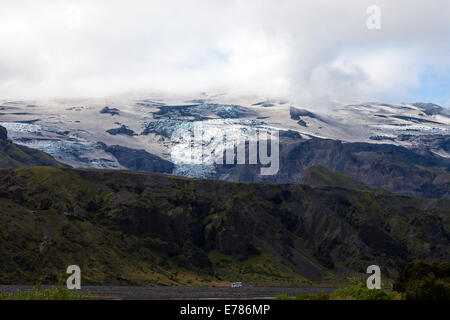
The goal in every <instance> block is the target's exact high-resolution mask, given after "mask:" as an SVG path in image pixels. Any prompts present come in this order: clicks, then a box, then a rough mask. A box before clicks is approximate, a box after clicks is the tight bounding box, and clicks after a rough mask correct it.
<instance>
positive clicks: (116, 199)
mask: <svg viewBox="0 0 450 320" xmlns="http://www.w3.org/2000/svg"><path fill="white" fill-rule="evenodd" d="M449 213H450V202H449V201H447V200H427V199H415V198H410V197H404V196H398V195H394V194H379V193H373V192H367V191H353V190H347V189H343V188H339V187H321V188H311V187H308V186H302V185H298V184H281V185H275V184H247V183H230V182H225V181H215V180H198V179H188V178H180V177H173V176H166V175H161V174H151V173H139V172H123V171H94V170H80V169H78V170H75V169H66V168H50V167H31V168H20V169H2V170H0V241H1V243H2V245H1V246H0V261H2V263H1V264H0V282H1V283H16V284H17V283H32V282H34V281H36V280H38V279H41V280H43V281H44V282H45V281H50V282H51V281H55V280H56V279H58V278H65V277H66V274H65V267H67V265H70V264H77V265H79V266H80V267H81V270H82V274H83V279H84V280H83V281H84V283H96V284H153V285H154V284H191V283H196V284H211V283H223V282H228V281H239V280H242V281H246V282H249V283H253V284H283V285H288V284H291V285H292V284H298V283H300V282H301V281H306V280H311V281H323V280H327V279H336V277H341V276H342V277H346V276H347V275H351V274H355V273H357V272H360V273H364V272H365V269H366V268H367V266H368V265H371V264H377V265H380V266H381V268H382V271H383V276H384V277H386V278H389V277H392V276H394V275H395V273H396V272H397V270H398V269H399V267H400V266H401V265H403V264H404V263H405V262H406V261H409V260H414V259H440V260H449V259H450V252H449V248H450V247H449V230H450V229H449V223H448V217H449Z"/></svg>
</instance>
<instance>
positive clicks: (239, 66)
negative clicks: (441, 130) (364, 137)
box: [0, 0, 450, 107]
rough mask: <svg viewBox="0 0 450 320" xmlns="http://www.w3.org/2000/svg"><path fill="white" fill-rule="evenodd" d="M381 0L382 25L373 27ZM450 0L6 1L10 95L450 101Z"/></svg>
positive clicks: (0, 15) (2, 85)
mask: <svg viewBox="0 0 450 320" xmlns="http://www.w3.org/2000/svg"><path fill="white" fill-rule="evenodd" d="M370 5H377V6H378V7H379V8H380V29H368V27H367V20H368V18H369V16H370V15H371V14H368V13H367V8H368V7H369V6H370ZM449 89H450V1H448V0H430V1H423V0H395V1H392V0H370V1H366V0H340V1H334V0H327V1H324V0H314V1H312V0H311V1H301V0H220V1H219V0H161V1H160V0H147V1H138V0H127V1H116V0H79V1H68V0H40V1H32V0H31V1H28V0H14V1H13V0H2V1H1V2H0V99H2V98H3V99H37V98H61V97H91V96H92V97H94V96H95V97H102V96H109V95H116V94H122V93H127V92H160V93H164V94H193V95H195V94H197V93H200V92H225V93H229V94H237V95H238V94H241V95H258V96H260V97H263V98H283V99H290V100H291V101H294V102H296V103H299V104H304V105H309V106H312V107H313V106H322V105H327V104H329V103H332V102H333V101H345V100H348V99H353V98H376V99H380V100H384V101H391V102H415V101H424V102H434V103H438V104H441V105H443V106H447V107H449V106H450V96H449V91H450V90H449Z"/></svg>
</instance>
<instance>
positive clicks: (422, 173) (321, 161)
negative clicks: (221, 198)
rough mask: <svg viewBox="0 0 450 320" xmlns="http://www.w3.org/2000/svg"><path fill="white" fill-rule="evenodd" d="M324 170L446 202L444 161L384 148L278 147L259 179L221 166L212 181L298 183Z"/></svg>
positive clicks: (449, 189) (250, 170)
mask: <svg viewBox="0 0 450 320" xmlns="http://www.w3.org/2000/svg"><path fill="white" fill-rule="evenodd" d="M316 165H320V166H324V167H326V168H328V169H331V170H334V171H338V172H341V173H344V174H346V175H348V176H350V177H352V178H354V179H356V180H358V181H360V182H362V183H365V184H367V185H369V186H372V187H381V188H384V189H387V190H389V191H392V192H396V193H399V194H404V195H411V196H419V197H427V198H450V171H449V168H450V160H449V159H445V158H441V157H439V156H435V155H428V156H425V155H421V154H418V153H415V152H413V151H411V150H408V149H406V148H403V147H398V146H394V145H386V144H379V145H377V144H369V143H343V142H341V141H337V140H329V139H316V138H314V139H309V140H306V141H304V140H300V141H294V142H290V143H283V141H282V143H281V145H280V170H279V171H278V173H277V174H276V175H273V176H261V175H260V174H259V173H260V168H259V166H257V165H253V166H250V165H221V166H218V167H217V168H218V170H217V171H218V174H217V177H218V178H220V179H225V180H230V181H248V182H277V183H283V182H297V183H299V182H301V181H302V178H303V174H304V172H305V170H306V169H307V168H308V167H310V166H316Z"/></svg>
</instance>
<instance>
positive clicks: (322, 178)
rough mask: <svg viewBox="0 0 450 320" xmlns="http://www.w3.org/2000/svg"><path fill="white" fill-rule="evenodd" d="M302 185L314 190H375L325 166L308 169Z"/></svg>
mask: <svg viewBox="0 0 450 320" xmlns="http://www.w3.org/2000/svg"><path fill="white" fill-rule="evenodd" d="M302 183H303V184H306V185H308V186H311V187H313V188H316V187H324V186H335V187H342V188H346V189H350V190H364V191H370V190H374V188H371V187H369V186H367V185H366V184H364V183H362V182H359V181H358V180H355V179H353V178H351V177H349V176H347V175H345V174H343V173H340V172H337V171H333V170H330V169H328V168H326V167H324V166H311V167H308V168H307V169H306V170H305V173H304V174H303V177H302Z"/></svg>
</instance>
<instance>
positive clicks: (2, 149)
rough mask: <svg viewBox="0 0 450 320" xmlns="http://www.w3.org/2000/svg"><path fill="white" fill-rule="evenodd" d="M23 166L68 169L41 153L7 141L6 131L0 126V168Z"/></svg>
mask: <svg viewBox="0 0 450 320" xmlns="http://www.w3.org/2000/svg"><path fill="white" fill-rule="evenodd" d="M25 166H54V167H68V166H67V165H65V164H62V163H60V162H58V161H56V160H55V159H54V158H53V157H52V156H50V155H48V154H46V153H45V152H43V151H40V150H36V149H31V148H28V147H25V146H20V145H17V144H15V143H12V142H10V141H8V135H7V130H6V129H5V128H4V127H2V126H0V167H1V168H20V167H25Z"/></svg>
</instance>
